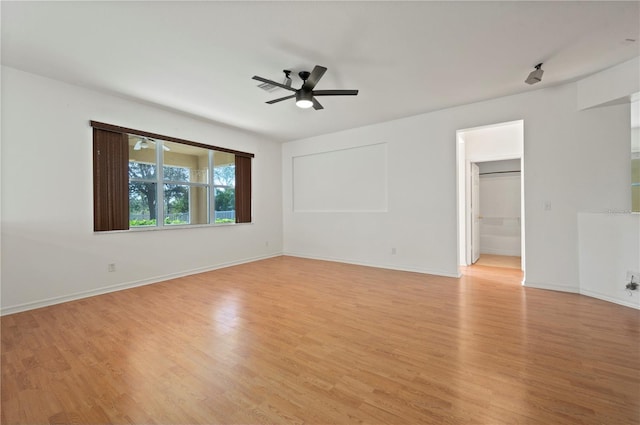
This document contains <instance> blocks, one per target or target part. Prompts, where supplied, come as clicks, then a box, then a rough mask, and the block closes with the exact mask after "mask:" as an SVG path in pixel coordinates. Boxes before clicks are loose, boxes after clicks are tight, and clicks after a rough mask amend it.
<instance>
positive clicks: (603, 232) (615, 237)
mask: <svg viewBox="0 0 640 425" xmlns="http://www.w3.org/2000/svg"><path fill="white" fill-rule="evenodd" d="M578 233H579V236H580V293H582V294H585V295H589V296H592V297H596V298H600V299H603V300H606V301H611V302H615V303H617V304H622V305H627V306H630V307H634V308H640V292H639V291H633V292H630V291H627V290H626V289H625V285H626V284H627V283H628V282H629V280H628V279H627V271H631V272H635V273H639V272H640V214H593V213H581V214H579V215H578Z"/></svg>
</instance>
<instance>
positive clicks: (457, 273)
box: [282, 252, 462, 278]
mask: <svg viewBox="0 0 640 425" xmlns="http://www.w3.org/2000/svg"><path fill="white" fill-rule="evenodd" d="M282 255H286V256H289V257H299V258H308V259H310V260H321V261H332V262H334V263H345V264H353V265H356V266H366V267H375V268H379V269H388V270H398V271H402V272H414V273H422V274H432V275H435V276H443V277H453V278H459V277H461V276H462V274H461V273H460V271H459V270H458V269H457V267H456V271H455V272H449V271H444V270H435V269H424V268H420V267H407V266H396V265H392V264H379V263H369V262H365V261H355V260H350V259H344V258H334V257H322V256H317V255H306V254H300V253H296V252H284V253H283V254H282Z"/></svg>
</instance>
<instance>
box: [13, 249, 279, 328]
mask: <svg viewBox="0 0 640 425" xmlns="http://www.w3.org/2000/svg"><path fill="white" fill-rule="evenodd" d="M280 256H282V253H276V254H270V255H265V256H259V257H252V258H244V259H242V260H237V261H230V262H227V263H221V264H216V265H212V266H206V267H199V268H196V269H191V270H183V271H180V272H176V273H170V274H167V275H162V276H154V277H151V278H148V279H142V280H136V281H133V282H124V283H118V284H116V285H110V286H103V287H102V288H96V289H91V290H88V291H80V292H75V293H72V294H68V295H61V296H59V297H52V298H46V299H43V300H37V301H31V302H28V303H24V304H18V305H13V306H8V307H4V308H2V309H0V316H6V315H9V314H14V313H20V312H23V311H28V310H34V309H36V308H41V307H48V306H50V305H55V304H61V303H65V302H68V301H75V300H79V299H82V298H88V297H93V296H96V295H102V294H107V293H109V292H116V291H122V290H125V289H131V288H136V287H138V286H145V285H151V284H153V283H158V282H164V281H166V280H171V279H176V278H179V277H184V276H189V275H193V274H198V273H204V272H209V271H212V270H217V269H223V268H225V267H231V266H237V265H240V264H246V263H252V262H254V261H259V260H266V259H267V258H274V257H280Z"/></svg>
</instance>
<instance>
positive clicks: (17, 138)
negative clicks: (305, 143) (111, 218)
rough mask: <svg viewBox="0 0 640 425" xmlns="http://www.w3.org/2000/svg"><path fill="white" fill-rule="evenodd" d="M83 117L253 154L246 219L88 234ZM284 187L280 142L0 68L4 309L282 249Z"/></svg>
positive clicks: (87, 133)
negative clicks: (250, 210)
mask: <svg viewBox="0 0 640 425" xmlns="http://www.w3.org/2000/svg"><path fill="white" fill-rule="evenodd" d="M90 120H96V121H101V122H106V123H110V124H115V125H120V126H123V127H128V128H134V129H139V130H144V131H149V132H154V133H158V134H163V135H167V136H174V137H179V138H183V139H187V140H193V141H198V142H201V143H205V144H211V145H216V146H223V147H228V148H231V149H236V150H240V151H245V152H252V153H254V154H255V158H254V160H253V219H254V223H253V224H241V225H226V226H217V227H198V228H187V229H184V228H182V229H171V230H162V231H129V232H108V233H101V234H98V233H94V232H93V193H92V191H93V187H92V178H93V177H92V176H93V174H92V173H93V171H92V129H91V127H90V125H89V121H90ZM281 190H282V182H281V147H280V144H279V143H275V142H273V141H269V140H265V139H263V138H259V137H256V136H255V135H251V134H248V133H243V132H240V131H237V130H232V129H230V128H227V127H225V126H222V125H214V124H211V123H208V122H205V121H201V120H196V119H194V118H191V117H187V116H182V115H179V114H176V113H173V112H170V111H167V110H163V109H159V108H156V107H153V106H150V105H145V104H141V103H137V102H134V101H131V100H128V99H123V98H118V97H114V96H111V95H107V94H104V93H99V92H96V91H92V90H89V89H86V88H81V87H78V86H74V85H69V84H65V83H61V82H58V81H55V80H51V79H47V78H42V77H39V76H35V75H32V74H28V73H25V72H22V71H19V70H16V69H12V68H8V67H3V68H2V293H1V295H2V302H1V306H2V313H3V314H7V313H10V312H14V311H19V310H24V309H28V308H34V307H38V306H41V305H46V304H51V303H55V302H60V301H65V300H68V299H73V298H77V297H83V296H87V295H92V294H97V293H101V292H105V291H110V290H114V289H119V288H125V287H129V286H135V285H140V284H145V283H150V282H155V281H159V280H165V279H168V278H171V277H175V276H181V275H185V274H190V273H194V272H198V271H203V270H208V269H212V268H217V267H222V266H226V265H231V264H236V263H241V262H246V261H251V260H255V259H259V258H265V257H269V256H273V255H279V254H280V253H281V252H282V194H281ZM111 263H113V264H115V265H116V271H115V272H108V271H107V265H108V264H111Z"/></svg>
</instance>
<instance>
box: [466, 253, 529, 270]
mask: <svg viewBox="0 0 640 425" xmlns="http://www.w3.org/2000/svg"><path fill="white" fill-rule="evenodd" d="M475 265H478V266H488V267H507V268H510V269H518V270H522V258H520V257H513V256H508V255H493V254H481V255H480V258H478V261H477V262H476V263H475Z"/></svg>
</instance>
